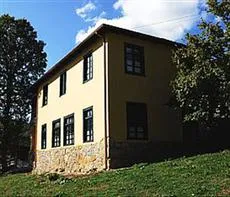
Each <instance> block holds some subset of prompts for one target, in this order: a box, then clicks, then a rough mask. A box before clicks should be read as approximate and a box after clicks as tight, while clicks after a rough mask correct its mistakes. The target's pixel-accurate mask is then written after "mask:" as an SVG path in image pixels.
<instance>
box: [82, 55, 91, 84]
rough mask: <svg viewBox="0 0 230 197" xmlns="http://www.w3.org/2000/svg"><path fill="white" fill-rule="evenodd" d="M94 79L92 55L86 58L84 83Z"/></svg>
mask: <svg viewBox="0 0 230 197" xmlns="http://www.w3.org/2000/svg"><path fill="white" fill-rule="evenodd" d="M92 78H93V55H92V53H90V54H89V55H87V56H85V58H84V69H83V81H84V82H86V81H89V80H90V79H92Z"/></svg>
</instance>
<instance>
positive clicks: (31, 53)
mask: <svg viewBox="0 0 230 197" xmlns="http://www.w3.org/2000/svg"><path fill="white" fill-rule="evenodd" d="M44 46H45V44H44V42H43V41H40V40H38V39H37V33H36V31H35V30H34V28H33V27H32V26H31V24H30V23H29V22H28V21H27V20H26V19H15V18H14V17H11V16H9V15H2V16H0V126H1V129H0V132H1V133H0V150H1V152H0V153H1V155H0V162H1V164H2V170H3V171H6V170H7V162H6V161H7V156H8V154H9V151H10V150H11V148H12V145H15V144H18V140H19V138H20V136H21V135H22V132H24V131H23V129H24V128H25V125H26V124H28V121H29V114H30V113H31V102H32V94H31V91H30V88H31V86H32V84H33V83H34V82H35V81H36V80H37V79H38V78H39V77H40V76H41V75H42V74H43V73H44V71H45V67H46V53H45V52H44V51H43V49H44Z"/></svg>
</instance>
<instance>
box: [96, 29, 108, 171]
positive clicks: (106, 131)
mask: <svg viewBox="0 0 230 197" xmlns="http://www.w3.org/2000/svg"><path fill="white" fill-rule="evenodd" d="M95 34H96V35H97V36H98V37H100V38H102V40H103V47H104V101H105V102H104V115H105V117H104V120H105V133H104V135H105V157H104V163H105V170H107V169H109V168H108V141H107V138H108V125H107V65H106V61H107V49H106V39H105V35H101V34H99V33H98V32H95Z"/></svg>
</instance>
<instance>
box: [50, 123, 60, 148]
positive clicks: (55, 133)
mask: <svg viewBox="0 0 230 197" xmlns="http://www.w3.org/2000/svg"><path fill="white" fill-rule="evenodd" d="M60 145H61V120H60V119H58V120H55V121H53V129H52V147H59V146H60Z"/></svg>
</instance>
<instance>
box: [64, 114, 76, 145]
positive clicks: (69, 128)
mask: <svg viewBox="0 0 230 197" xmlns="http://www.w3.org/2000/svg"><path fill="white" fill-rule="evenodd" d="M73 144H74V114H71V115H69V116H66V117H64V145H73Z"/></svg>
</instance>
